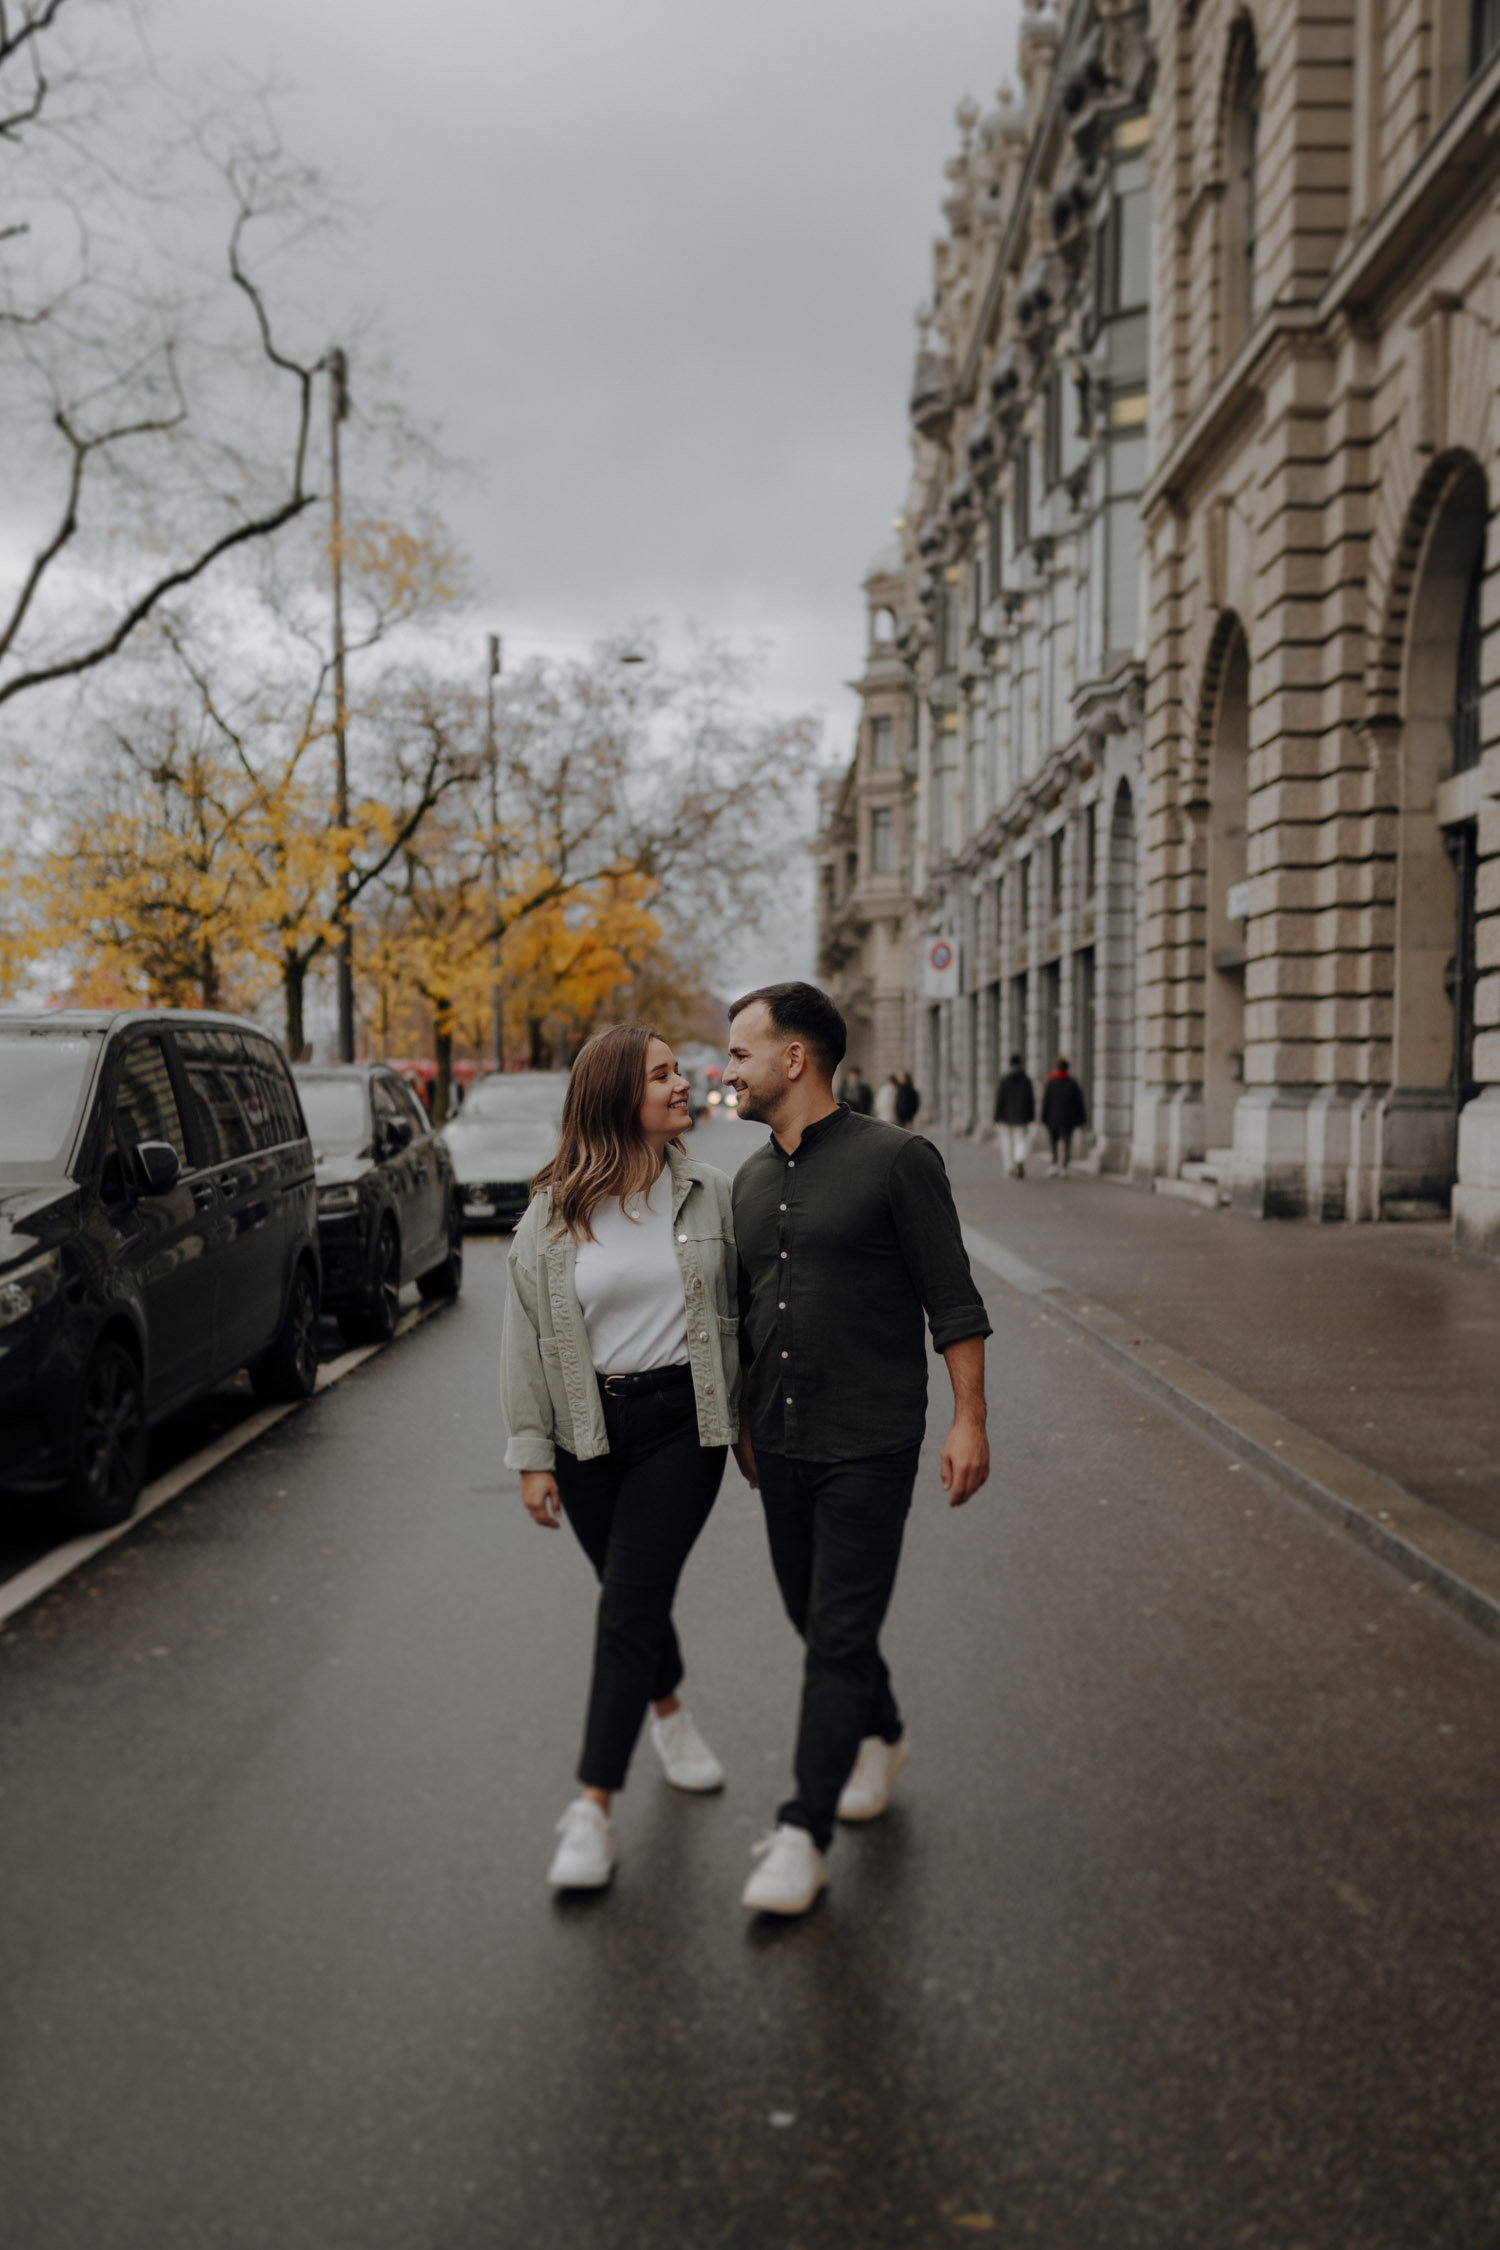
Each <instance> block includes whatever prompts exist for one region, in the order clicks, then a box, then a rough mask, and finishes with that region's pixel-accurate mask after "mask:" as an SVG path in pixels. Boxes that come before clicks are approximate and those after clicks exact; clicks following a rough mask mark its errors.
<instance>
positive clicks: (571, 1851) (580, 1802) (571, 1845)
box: [547, 1797, 615, 1891]
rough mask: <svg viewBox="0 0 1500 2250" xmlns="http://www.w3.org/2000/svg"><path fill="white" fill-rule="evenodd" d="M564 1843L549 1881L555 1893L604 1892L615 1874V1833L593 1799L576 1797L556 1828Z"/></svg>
mask: <svg viewBox="0 0 1500 2250" xmlns="http://www.w3.org/2000/svg"><path fill="white" fill-rule="evenodd" d="M557 1830H558V1834H559V1835H560V1836H561V1837H562V1842H561V1843H560V1844H559V1845H558V1847H557V1850H556V1851H555V1852H554V1853H553V1855H552V1865H551V1866H550V1867H549V1868H548V1870H547V1880H548V1882H549V1883H550V1884H551V1885H552V1888H553V1889H554V1890H555V1891H602V1890H603V1888H604V1886H605V1884H606V1883H607V1882H608V1881H609V1879H610V1877H611V1875H613V1873H614V1871H615V1830H614V1823H613V1821H612V1820H611V1819H610V1817H609V1814H608V1813H607V1812H601V1811H600V1809H599V1807H598V1806H597V1805H596V1804H595V1803H594V1801H593V1799H592V1798H591V1797H575V1798H574V1800H573V1802H572V1804H571V1805H569V1807H568V1809H567V1811H566V1812H565V1813H564V1814H563V1816H562V1819H561V1820H560V1821H559V1822H558V1824H557Z"/></svg>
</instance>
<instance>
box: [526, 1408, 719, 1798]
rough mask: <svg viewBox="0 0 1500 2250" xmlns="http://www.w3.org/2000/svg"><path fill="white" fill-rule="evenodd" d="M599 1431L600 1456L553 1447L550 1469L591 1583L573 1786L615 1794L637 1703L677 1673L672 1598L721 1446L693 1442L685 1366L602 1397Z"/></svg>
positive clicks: (663, 1692) (662, 1692)
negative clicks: (594, 1614)
mask: <svg viewBox="0 0 1500 2250" xmlns="http://www.w3.org/2000/svg"><path fill="white" fill-rule="evenodd" d="M604 1426H605V1428H606V1430H607V1431H608V1433H609V1451H608V1453H604V1454H601V1455H600V1456H599V1457H598V1458H597V1459H596V1460H593V1461H580V1460H578V1459H576V1458H575V1456H574V1455H573V1454H571V1453H565V1452H564V1451H563V1449H562V1447H561V1446H559V1447H558V1449H557V1468H556V1472H555V1473H556V1476H557V1489H558V1493H559V1495H560V1496H561V1499H562V1504H563V1513H564V1514H565V1515H566V1516H567V1519H568V1521H569V1523H570V1524H571V1525H572V1526H573V1529H574V1531H575V1532H576V1533H577V1535H578V1543H579V1545H580V1546H581V1547H582V1549H583V1551H584V1553H585V1554H586V1555H587V1556H588V1558H589V1561H590V1562H591V1563H592V1564H593V1566H594V1571H595V1575H596V1576H597V1577H598V1579H599V1582H600V1593H599V1614H598V1620H597V1623H596V1626H595V1630H594V1676H593V1681H592V1684H591V1685H590V1688H589V1707H588V1718H587V1720H586V1721H585V1724H584V1730H583V1755H582V1757H581V1758H580V1759H579V1762H578V1779H579V1780H580V1782H581V1783H582V1784H583V1786H584V1788H585V1789H609V1790H615V1789H623V1787H624V1786H625V1775H626V1773H627V1771H628V1770H629V1766H630V1756H631V1752H632V1751H633V1750H634V1748H635V1744H636V1737H637V1736H638V1735H639V1733H640V1731H641V1722H642V1720H643V1719H644V1718H645V1716H646V1706H647V1704H648V1703H659V1702H661V1701H662V1699H663V1698H664V1697H666V1696H669V1695H671V1694H673V1693H674V1692H675V1690H676V1688H677V1685H678V1682H679V1681H680V1680H681V1678H682V1652H681V1650H680V1649H679V1648H678V1645H677V1634H676V1632H675V1630H674V1628H673V1625H672V1602H673V1599H674V1597H675V1596H676V1593H677V1581H678V1579H679V1578H680V1577H681V1575H682V1566H683V1564H684V1563H685V1562H686V1561H687V1559H688V1556H689V1555H690V1554H691V1553H692V1550H693V1542H694V1541H695V1540H696V1538H697V1537H698V1534H699V1532H700V1531H701V1530H702V1529H703V1526H704V1525H705V1524H706V1523H707V1521H708V1517H709V1511H710V1510H711V1508H712V1507H713V1504H714V1501H715V1500H716V1499H717V1497H718V1492H719V1485H720V1482H721V1480H722V1478H723V1475H724V1456H725V1453H726V1451H727V1448H726V1447H725V1446H722V1445H700V1444H699V1443H698V1416H697V1410H696V1408H695V1406H694V1404H693V1379H692V1376H691V1374H690V1373H689V1371H688V1369H687V1368H686V1367H684V1368H683V1370H682V1377H681V1380H680V1381H676V1380H674V1381H673V1382H672V1383H671V1385H670V1386H669V1387H668V1388H667V1389H664V1390H659V1391H648V1392H645V1393H642V1394H641V1395H639V1396H637V1397H634V1398H611V1397H610V1396H609V1395H608V1394H607V1393H605V1394H604Z"/></svg>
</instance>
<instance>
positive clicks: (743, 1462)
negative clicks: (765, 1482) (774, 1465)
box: [734, 1422, 760, 1492]
mask: <svg viewBox="0 0 1500 2250" xmlns="http://www.w3.org/2000/svg"><path fill="white" fill-rule="evenodd" d="M734 1457H735V1459H736V1461H738V1463H739V1465H740V1475H741V1476H742V1477H743V1478H744V1480H745V1482H746V1484H748V1485H749V1487H750V1490H751V1491H752V1492H758V1491H759V1490H760V1477H759V1474H758V1473H757V1471H756V1467H755V1447H754V1446H753V1445H752V1444H751V1442H750V1425H749V1423H748V1422H742V1423H741V1424H740V1434H739V1436H738V1437H737V1438H736V1439H735V1441H734Z"/></svg>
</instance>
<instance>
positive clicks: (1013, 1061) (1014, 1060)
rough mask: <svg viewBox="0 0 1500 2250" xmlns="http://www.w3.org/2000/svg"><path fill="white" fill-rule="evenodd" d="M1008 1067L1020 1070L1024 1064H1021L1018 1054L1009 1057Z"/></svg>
mask: <svg viewBox="0 0 1500 2250" xmlns="http://www.w3.org/2000/svg"><path fill="white" fill-rule="evenodd" d="M1010 1067H1011V1069H1012V1070H1021V1069H1023V1068H1024V1067H1025V1066H1024V1065H1023V1063H1022V1061H1021V1058H1020V1056H1019V1055H1012V1056H1011V1058H1010Z"/></svg>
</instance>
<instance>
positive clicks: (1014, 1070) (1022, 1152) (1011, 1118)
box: [995, 1055, 1036, 1180]
mask: <svg viewBox="0 0 1500 2250" xmlns="http://www.w3.org/2000/svg"><path fill="white" fill-rule="evenodd" d="M1035 1118H1036V1094H1035V1092H1034V1090H1033V1088H1032V1084H1031V1080H1030V1079H1029V1078H1028V1077H1027V1075H1026V1065H1025V1064H1024V1063H1023V1062H1022V1060H1021V1058H1020V1056H1019V1055H1012V1056H1011V1058H1010V1068H1009V1070H1008V1071H1007V1072H1006V1073H1005V1076H1004V1077H1003V1078H1002V1079H1001V1081H1000V1083H999V1085H998V1086H997V1087H996V1088H995V1123H996V1124H997V1125H998V1126H999V1127H1000V1130H1001V1132H1002V1133H1003V1134H1004V1135H1005V1137H1006V1140H1007V1141H1008V1142H1009V1144H1010V1176H1011V1178H1012V1179H1013V1180H1024V1179H1025V1177H1026V1144H1027V1142H1028V1141H1029V1140H1030V1138H1031V1127H1032V1124H1033V1122H1034V1121H1035Z"/></svg>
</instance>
